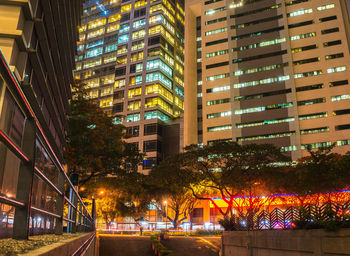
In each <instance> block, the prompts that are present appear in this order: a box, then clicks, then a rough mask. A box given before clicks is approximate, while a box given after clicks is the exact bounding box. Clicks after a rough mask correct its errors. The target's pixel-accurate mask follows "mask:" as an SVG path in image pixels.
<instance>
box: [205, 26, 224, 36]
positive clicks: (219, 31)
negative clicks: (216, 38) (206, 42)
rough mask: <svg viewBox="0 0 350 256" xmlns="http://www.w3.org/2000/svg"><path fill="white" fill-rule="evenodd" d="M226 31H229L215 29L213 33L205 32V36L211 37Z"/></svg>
mask: <svg viewBox="0 0 350 256" xmlns="http://www.w3.org/2000/svg"><path fill="white" fill-rule="evenodd" d="M226 31H227V28H219V29H215V30H211V31H208V32H205V35H206V36H210V35H214V34H218V33H222V32H226Z"/></svg>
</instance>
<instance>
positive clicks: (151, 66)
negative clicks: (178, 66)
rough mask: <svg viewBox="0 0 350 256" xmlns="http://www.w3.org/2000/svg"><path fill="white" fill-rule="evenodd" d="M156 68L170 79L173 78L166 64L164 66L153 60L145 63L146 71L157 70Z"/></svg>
mask: <svg viewBox="0 0 350 256" xmlns="http://www.w3.org/2000/svg"><path fill="white" fill-rule="evenodd" d="M158 68H160V69H161V70H162V71H164V72H165V73H166V74H168V75H169V76H170V77H172V76H173V70H172V69H171V68H170V67H169V66H168V65H167V64H165V63H164V62H163V61H162V60H160V59H155V60H149V61H147V70H153V69H158Z"/></svg>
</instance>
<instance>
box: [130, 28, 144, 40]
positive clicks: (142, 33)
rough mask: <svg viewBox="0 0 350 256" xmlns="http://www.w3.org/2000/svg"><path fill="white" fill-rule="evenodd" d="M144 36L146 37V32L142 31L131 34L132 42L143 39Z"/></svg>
mask: <svg viewBox="0 0 350 256" xmlns="http://www.w3.org/2000/svg"><path fill="white" fill-rule="evenodd" d="M145 35H146V31H145V30H144V29H142V30H139V31H135V32H133V33H132V40H135V39H141V38H144V37H145Z"/></svg>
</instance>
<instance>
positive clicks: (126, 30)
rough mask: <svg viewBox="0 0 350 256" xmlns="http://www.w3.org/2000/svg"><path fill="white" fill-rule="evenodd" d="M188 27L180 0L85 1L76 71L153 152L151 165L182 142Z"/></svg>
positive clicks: (132, 137)
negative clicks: (180, 136)
mask: <svg viewBox="0 0 350 256" xmlns="http://www.w3.org/2000/svg"><path fill="white" fill-rule="evenodd" d="M183 34H184V6H183V1H181V0H129V1H128V0H109V1H86V2H85V3H84V10H83V16H82V25H81V27H80V36H79V37H80V38H79V42H78V56H77V58H76V64H77V69H76V72H75V77H76V79H80V80H81V81H82V82H84V83H85V84H86V85H87V87H88V88H89V96H90V97H91V98H93V99H94V100H96V101H97V102H98V103H99V105H100V107H101V108H103V109H104V110H105V111H106V112H107V113H109V114H111V115H113V116H115V120H116V123H121V124H123V125H125V126H126V132H127V135H128V136H129V139H128V142H130V143H135V145H136V146H137V147H138V148H139V150H140V151H141V152H144V153H146V155H147V157H146V158H145V159H144V163H143V166H142V168H140V169H142V170H144V171H145V172H147V170H148V169H150V168H151V167H152V166H155V165H156V164H157V162H159V161H160V160H161V159H163V158H164V157H166V156H167V155H168V154H171V153H172V152H178V151H179V150H180V148H181V145H180V142H179V141H180V140H179V135H180V131H181V127H180V126H181V125H180V124H181V121H180V120H181V119H180V118H179V117H180V115H181V113H182V112H183V97H184V82H183V75H184V68H183V64H184V36H183Z"/></svg>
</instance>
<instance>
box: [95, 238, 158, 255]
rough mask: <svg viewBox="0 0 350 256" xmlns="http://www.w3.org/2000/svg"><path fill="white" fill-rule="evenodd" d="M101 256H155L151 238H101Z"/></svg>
mask: <svg viewBox="0 0 350 256" xmlns="http://www.w3.org/2000/svg"><path fill="white" fill-rule="evenodd" d="M99 251H100V256H154V255H153V252H152V249H151V239H150V237H140V236H100V244H99Z"/></svg>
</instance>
